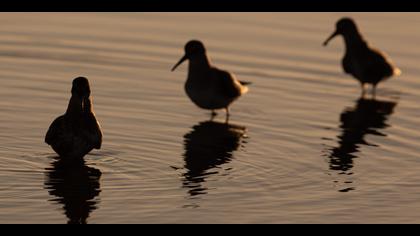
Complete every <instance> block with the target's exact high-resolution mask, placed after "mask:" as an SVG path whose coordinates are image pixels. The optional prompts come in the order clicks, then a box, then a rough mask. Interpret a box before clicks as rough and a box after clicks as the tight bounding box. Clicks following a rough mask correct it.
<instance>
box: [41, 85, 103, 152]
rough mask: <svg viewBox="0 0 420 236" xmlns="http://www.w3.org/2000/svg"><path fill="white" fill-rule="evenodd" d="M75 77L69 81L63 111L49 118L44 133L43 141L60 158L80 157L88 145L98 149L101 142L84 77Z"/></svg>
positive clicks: (88, 150) (87, 150)
mask: <svg viewBox="0 0 420 236" xmlns="http://www.w3.org/2000/svg"><path fill="white" fill-rule="evenodd" d="M79 78H82V79H79ZM79 78H76V79H75V80H74V81H73V89H72V97H71V98H70V101H69V105H68V107H67V111H66V113H65V114H64V115H62V116H59V117H58V118H56V119H55V120H54V121H53V122H52V124H51V125H50V127H49V129H48V131H47V134H46V136H45V142H46V143H47V144H49V145H51V147H52V149H53V150H54V151H55V152H56V153H57V154H58V155H59V156H60V157H61V158H62V159H64V160H81V159H82V158H83V156H85V155H86V154H87V153H89V152H90V151H91V150H92V149H94V148H96V149H100V147H101V143H102V131H101V128H100V125H99V123H98V121H97V120H96V117H95V114H94V113H93V110H92V101H91V98H90V97H89V95H90V88H89V84H88V81H87V79H85V78H83V77H79Z"/></svg>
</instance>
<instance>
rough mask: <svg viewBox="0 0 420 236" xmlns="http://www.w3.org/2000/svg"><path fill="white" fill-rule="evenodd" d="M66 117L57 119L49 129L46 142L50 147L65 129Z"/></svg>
mask: <svg viewBox="0 0 420 236" xmlns="http://www.w3.org/2000/svg"><path fill="white" fill-rule="evenodd" d="M63 122H64V115H62V116H59V117H57V118H56V119H55V120H54V121H53V122H52V123H51V125H50V127H49V128H48V131H47V134H46V135H45V142H46V143H47V144H49V145H51V144H52V142H53V141H54V140H56V139H57V137H58V136H60V133H61V132H62V129H63Z"/></svg>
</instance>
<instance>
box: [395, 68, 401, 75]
mask: <svg viewBox="0 0 420 236" xmlns="http://www.w3.org/2000/svg"><path fill="white" fill-rule="evenodd" d="M393 72H394V75H395V76H399V75H401V73H402V71H401V70H400V69H398V68H397V67H395V68H394V71H393Z"/></svg>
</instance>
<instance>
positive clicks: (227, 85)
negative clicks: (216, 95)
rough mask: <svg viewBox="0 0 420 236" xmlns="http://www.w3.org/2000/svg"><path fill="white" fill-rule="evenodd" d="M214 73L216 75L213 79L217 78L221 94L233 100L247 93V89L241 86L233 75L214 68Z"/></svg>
mask: <svg viewBox="0 0 420 236" xmlns="http://www.w3.org/2000/svg"><path fill="white" fill-rule="evenodd" d="M214 72H215V73H216V76H215V78H217V80H218V83H219V84H220V88H222V92H223V94H225V95H226V96H227V97H230V98H235V97H238V96H240V95H241V94H244V93H246V92H247V91H248V88H247V87H246V86H243V85H242V84H241V82H240V81H239V80H237V79H236V78H235V76H234V75H233V74H231V73H229V72H227V71H224V70H219V69H217V68H214Z"/></svg>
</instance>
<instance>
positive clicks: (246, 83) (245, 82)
mask: <svg viewBox="0 0 420 236" xmlns="http://www.w3.org/2000/svg"><path fill="white" fill-rule="evenodd" d="M239 82H240V83H241V84H242V85H250V84H252V82H248V81H241V80H239Z"/></svg>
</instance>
